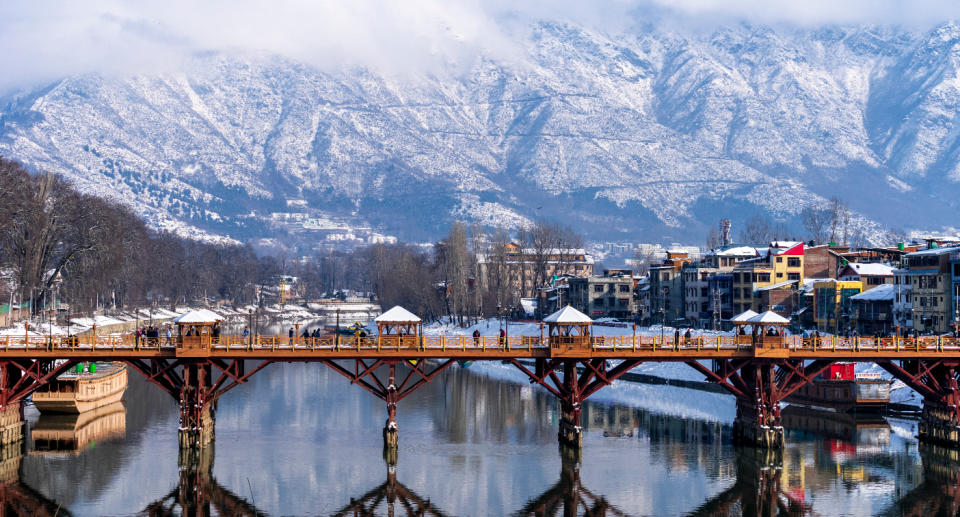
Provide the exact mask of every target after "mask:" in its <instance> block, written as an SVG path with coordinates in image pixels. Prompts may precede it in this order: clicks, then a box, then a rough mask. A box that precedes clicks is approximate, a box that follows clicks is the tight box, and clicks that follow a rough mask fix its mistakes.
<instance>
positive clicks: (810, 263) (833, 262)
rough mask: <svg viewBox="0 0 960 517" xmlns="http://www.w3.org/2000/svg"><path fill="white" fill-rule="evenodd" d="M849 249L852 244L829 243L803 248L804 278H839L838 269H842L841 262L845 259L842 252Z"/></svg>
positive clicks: (846, 251)
mask: <svg viewBox="0 0 960 517" xmlns="http://www.w3.org/2000/svg"><path fill="white" fill-rule="evenodd" d="M849 251H850V246H831V245H829V244H822V245H820V246H809V247H807V248H805V249H804V250H803V258H804V261H803V276H804V278H837V271H839V270H840V263H841V262H842V261H843V257H842V256H841V254H843V253H848V252H849Z"/></svg>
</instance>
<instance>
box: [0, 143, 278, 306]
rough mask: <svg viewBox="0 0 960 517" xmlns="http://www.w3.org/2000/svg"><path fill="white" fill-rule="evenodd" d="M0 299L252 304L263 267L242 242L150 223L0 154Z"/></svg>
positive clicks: (86, 303)
mask: <svg viewBox="0 0 960 517" xmlns="http://www.w3.org/2000/svg"><path fill="white" fill-rule="evenodd" d="M0 185H2V188H0V280H2V281H0V304H6V303H8V302H10V301H13V302H14V304H15V305H27V304H29V306H30V307H31V312H33V313H36V312H37V311H38V310H40V308H42V307H45V306H48V305H49V304H51V303H53V302H54V300H57V301H59V302H61V303H68V304H70V306H71V310H72V311H73V312H84V311H89V310H91V309H93V308H96V307H114V306H115V307H117V308H123V307H130V306H142V305H146V304H157V305H161V306H162V305H165V304H171V305H172V304H176V303H182V302H184V301H195V300H197V299H201V298H204V297H207V298H210V299H230V300H234V301H237V302H245V301H251V300H252V299H253V296H254V294H255V293H254V290H255V289H254V288H253V287H254V286H255V285H256V284H255V282H256V281H258V280H262V281H265V280H266V278H267V277H269V276H270V275H275V274H277V273H278V272H279V271H276V270H271V269H270V267H271V264H270V263H266V264H265V263H264V262H262V261H261V260H260V259H258V258H257V256H256V255H255V254H254V253H253V250H252V249H251V248H250V247H248V246H229V245H215V244H208V243H202V242H197V241H193V240H189V239H183V238H180V237H177V236H175V235H172V234H169V233H157V232H153V231H151V230H149V229H148V228H147V226H146V225H145V224H144V222H143V221H142V220H141V219H140V218H139V217H137V216H136V215H135V214H134V213H133V212H131V211H130V210H129V209H128V208H126V207H124V206H122V205H120V204H118V203H114V202H111V201H109V200H106V199H103V198H100V197H97V196H92V195H87V194H82V193H80V192H78V191H76V190H75V189H74V188H73V187H72V186H71V185H70V184H69V183H67V182H66V181H64V180H63V179H61V178H60V177H58V176H56V175H54V174H51V173H44V174H38V175H35V174H30V173H29V172H28V171H27V170H26V169H25V168H24V167H23V166H22V165H21V164H19V163H17V162H15V161H12V160H8V159H4V158H2V157H0Z"/></svg>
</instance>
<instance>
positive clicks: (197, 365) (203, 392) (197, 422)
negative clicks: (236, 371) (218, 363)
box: [179, 362, 215, 449]
mask: <svg viewBox="0 0 960 517" xmlns="http://www.w3.org/2000/svg"><path fill="white" fill-rule="evenodd" d="M210 388H211V368H210V364H209V363H205V362H191V363H189V364H187V365H185V366H184V367H183V385H182V387H181V388H180V429H179V438H180V449H201V448H203V447H205V446H207V445H209V444H210V443H211V442H213V439H214V422H215V419H214V408H213V401H212V400H209V399H208V394H209V393H210V392H211V389H210Z"/></svg>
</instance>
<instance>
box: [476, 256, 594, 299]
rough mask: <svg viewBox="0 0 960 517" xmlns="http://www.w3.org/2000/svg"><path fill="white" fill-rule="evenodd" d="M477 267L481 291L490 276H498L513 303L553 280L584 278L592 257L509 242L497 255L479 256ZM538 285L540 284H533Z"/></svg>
mask: <svg viewBox="0 0 960 517" xmlns="http://www.w3.org/2000/svg"><path fill="white" fill-rule="evenodd" d="M477 265H478V266H479V270H480V271H479V272H480V281H481V283H482V284H483V285H482V286H481V287H482V288H484V289H487V288H489V286H488V284H489V283H490V282H491V279H492V278H493V275H501V276H502V277H503V278H504V279H505V282H506V285H507V286H508V287H507V291H508V292H509V294H510V296H511V297H513V298H514V299H516V300H519V299H520V298H534V297H537V296H538V294H539V293H540V288H542V287H546V286H549V285H550V283H551V281H552V280H553V278H554V277H559V276H563V275H569V276H572V277H587V276H590V275H592V274H593V257H591V256H590V255H589V254H587V252H586V250H584V249H583V248H562V249H557V248H554V249H548V250H542V251H538V250H535V249H532V248H521V247H520V246H519V245H518V244H515V243H509V244H507V245H506V246H504V252H503V253H502V254H500V255H497V254H478V255H477ZM538 268H542V269H543V271H542V273H541V274H539V275H538V274H537V271H536V270H537V269H538ZM538 283H539V284H540V285H536V284H538ZM518 303H519V302H518Z"/></svg>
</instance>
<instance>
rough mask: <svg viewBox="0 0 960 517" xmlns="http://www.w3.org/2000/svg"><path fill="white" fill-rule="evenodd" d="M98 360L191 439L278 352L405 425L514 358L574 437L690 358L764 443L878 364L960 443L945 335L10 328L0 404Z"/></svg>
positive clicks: (955, 357)
mask: <svg viewBox="0 0 960 517" xmlns="http://www.w3.org/2000/svg"><path fill="white" fill-rule="evenodd" d="M522 359H526V360H533V361H532V364H531V361H524V362H520V361H519V360H522ZM98 360H99V361H119V362H124V363H127V364H128V365H129V366H131V367H132V368H134V369H135V370H137V371H139V372H140V373H142V374H143V375H144V376H146V378H147V379H148V380H149V381H151V382H153V383H155V384H157V385H158V386H160V387H161V388H162V389H164V390H165V391H166V392H168V393H169V394H170V395H171V396H172V397H174V398H175V399H176V400H177V401H178V402H179V403H180V404H181V407H182V413H183V414H182V415H181V416H182V418H183V419H184V422H183V423H184V424H188V425H184V426H181V427H182V428H185V429H188V430H191V432H189V433H187V436H185V437H184V442H183V443H184V445H186V446H189V445H190V444H195V445H202V443H205V442H206V441H209V440H210V439H212V434H211V431H212V416H210V415H209V413H210V409H211V406H212V403H213V401H215V400H216V399H217V398H218V397H219V396H221V395H222V394H223V393H225V392H226V391H229V390H230V389H232V388H234V387H236V386H237V385H239V384H242V383H243V382H245V381H246V380H247V379H248V378H249V377H250V376H251V375H253V374H254V373H255V372H257V371H259V370H260V369H261V368H263V367H265V366H267V365H268V364H269V363H272V362H307V361H314V362H321V363H324V364H327V365H328V366H330V367H332V368H334V369H335V370H336V371H337V372H339V373H341V374H342V375H344V376H345V377H347V378H348V379H349V380H350V381H351V382H352V383H355V384H359V385H360V386H362V387H364V388H366V389H367V390H368V391H370V392H371V393H373V394H374V395H376V396H378V397H379V398H381V399H383V400H384V401H385V402H386V403H387V406H388V422H387V429H393V430H395V429H396V420H395V416H396V404H397V402H399V401H400V400H402V399H403V398H404V397H406V396H408V395H409V394H411V393H412V392H413V391H414V390H416V389H417V388H418V387H419V386H421V385H422V384H423V383H425V382H428V381H430V380H431V379H432V378H433V377H435V376H436V375H437V374H439V373H440V372H442V371H443V370H445V369H446V368H447V367H449V366H451V365H452V364H453V363H454V362H456V361H458V360H459V361H482V360H496V361H506V362H509V363H511V364H513V365H515V366H516V367H517V368H518V369H520V371H522V372H523V373H525V374H526V375H527V376H528V377H529V378H530V379H531V382H535V383H537V384H540V385H541V386H543V387H545V388H546V389H547V390H548V391H550V392H551V393H553V394H554V395H556V396H557V397H558V398H560V400H561V402H562V406H563V408H564V418H563V421H562V422H561V439H563V440H564V441H567V442H572V443H573V444H575V445H578V444H579V443H581V438H580V425H579V404H580V402H581V401H582V400H584V399H585V398H587V397H589V396H590V395H591V394H593V393H595V392H596V391H597V390H599V389H600V388H602V387H603V386H605V385H607V384H610V383H611V382H613V381H614V380H616V379H617V378H619V377H620V376H621V375H623V374H624V373H626V372H628V371H629V370H630V369H632V368H633V367H634V366H636V365H638V364H640V363H643V362H650V361H674V362H684V363H686V364H688V365H690V366H691V367H692V368H694V369H696V370H697V371H699V372H700V373H702V374H703V375H704V377H705V378H706V379H707V380H709V381H712V382H715V383H717V384H720V385H721V386H723V387H725V388H726V389H727V390H728V391H729V392H730V393H732V394H734V395H735V396H736V397H737V399H738V411H737V413H738V415H737V426H736V428H737V430H736V434H737V436H738V437H739V438H740V439H743V440H744V441H748V442H753V443H758V444H761V445H765V446H778V444H782V435H783V433H782V428H781V427H780V416H779V402H780V401H782V400H783V399H784V398H786V397H787V396H789V395H790V394H791V393H793V392H794V391H795V390H796V389H797V388H799V387H800V386H801V385H802V384H803V383H805V382H809V381H810V380H812V379H813V378H814V377H815V376H816V375H817V374H819V373H820V372H822V371H823V370H825V369H826V368H827V367H828V366H829V365H830V364H832V363H833V362H835V361H859V362H875V363H877V364H879V365H880V366H881V367H883V368H884V369H885V370H887V371H888V372H890V373H891V374H892V375H893V376H894V377H896V378H897V379H899V380H901V381H903V382H904V383H906V384H907V385H908V386H910V387H911V388H913V389H915V390H916V391H917V392H918V393H919V394H920V395H922V396H923V397H924V406H925V410H924V417H925V420H924V422H923V423H922V424H921V427H920V433H921V436H922V437H924V438H930V439H933V440H938V441H945V442H948V443H950V444H955V445H956V444H958V435H957V430H958V427H957V423H958V422H960V411H958V410H957V408H958V400H957V394H958V390H957V379H958V373H960V340H957V339H954V338H946V337H920V338H902V337H891V338H880V339H876V338H865V337H859V338H838V337H829V338H802V337H799V336H783V337H781V336H775V337H771V336H758V337H754V336H749V335H741V336H697V337H693V338H690V339H685V338H683V337H681V338H679V339H675V338H674V336H672V335H668V336H664V337H662V338H661V337H660V336H629V335H628V336H589V335H587V336H582V337H578V338H576V337H575V338H571V337H564V336H550V335H542V334H538V335H510V336H505V337H501V336H497V335H484V336H477V337H474V336H463V335H404V336H399V335H377V336H366V337H357V336H337V335H328V336H321V337H317V338H304V337H294V338H290V337H288V336H266V335H258V336H246V337H245V336H240V335H221V336H217V337H213V336H196V337H179V336H177V337H173V338H171V339H166V338H140V339H137V338H136V337H135V336H133V335H111V336H95V335H82V336H70V337H67V336H36V335H22V336H17V335H13V336H11V335H8V336H3V337H0V387H2V388H0V405H3V406H4V407H6V406H8V405H10V404H12V403H15V402H19V401H21V400H23V399H24V398H26V397H27V396H29V395H30V394H31V393H32V392H33V391H34V390H36V389H38V388H40V387H41V386H42V385H43V384H45V383H46V382H47V381H49V380H50V379H52V378H54V377H56V376H57V375H59V374H60V373H62V372H64V371H66V370H67V369H69V368H71V367H72V366H74V365H75V364H77V363H78V362H85V361H98ZM248 361H252V362H254V365H253V366H252V367H251V366H250V365H248V364H247V362H248ZM707 361H709V363H706V362H707ZM705 363H706V364H709V365H710V366H707V365H706V364H705ZM398 371H399V372H400V374H402V376H401V377H400V378H398V377H397V375H398ZM215 373H216V375H214V374H215ZM191 400H193V401H194V402H195V403H190V401H191ZM755 401H758V402H755ZM194 407H196V408H200V409H199V411H192V410H191V408H194Z"/></svg>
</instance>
